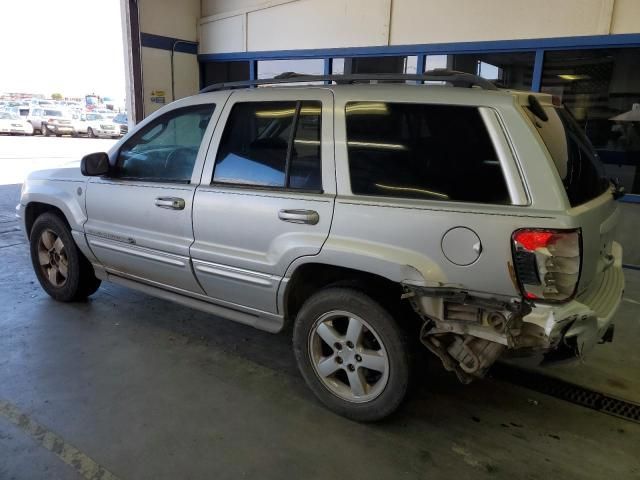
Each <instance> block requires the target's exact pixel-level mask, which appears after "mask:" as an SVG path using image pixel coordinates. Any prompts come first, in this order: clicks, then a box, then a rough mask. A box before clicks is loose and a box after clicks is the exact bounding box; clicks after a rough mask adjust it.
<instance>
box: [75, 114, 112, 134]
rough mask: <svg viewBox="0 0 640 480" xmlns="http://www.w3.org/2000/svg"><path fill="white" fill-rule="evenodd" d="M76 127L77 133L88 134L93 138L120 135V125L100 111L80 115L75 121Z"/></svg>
mask: <svg viewBox="0 0 640 480" xmlns="http://www.w3.org/2000/svg"><path fill="white" fill-rule="evenodd" d="M75 128H76V132H77V133H82V134H86V135H87V136H89V137H91V138H96V137H109V138H111V137H113V138H116V137H119V136H120V126H119V125H116V124H115V123H113V121H112V119H110V118H108V117H106V116H104V115H102V114H100V113H87V114H83V115H80V119H79V120H77V121H76V122H75Z"/></svg>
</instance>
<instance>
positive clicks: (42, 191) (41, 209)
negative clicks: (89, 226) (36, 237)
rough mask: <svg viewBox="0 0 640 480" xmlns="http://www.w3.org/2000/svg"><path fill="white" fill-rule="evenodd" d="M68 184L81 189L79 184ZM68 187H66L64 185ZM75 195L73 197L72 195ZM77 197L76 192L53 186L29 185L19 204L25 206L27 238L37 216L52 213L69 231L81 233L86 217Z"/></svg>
mask: <svg viewBox="0 0 640 480" xmlns="http://www.w3.org/2000/svg"><path fill="white" fill-rule="evenodd" d="M65 183H69V184H70V185H71V187H72V188H73V189H74V190H75V189H76V187H80V188H82V190H83V191H84V185H82V186H80V184H79V183H75V182H73V183H71V182H65ZM66 186H67V187H68V185H66ZM74 194H75V195H74ZM78 198H84V195H82V197H79V196H78V195H77V193H76V192H70V191H66V190H64V189H61V188H57V187H56V186H55V185H36V186H33V185H29V189H28V191H27V192H25V193H24V194H23V196H22V199H21V203H22V204H23V205H25V214H24V227H25V232H26V234H27V236H30V235H31V229H32V228H33V223H34V222H35V220H36V218H38V216H39V215H42V214H43V213H45V212H53V213H55V214H57V215H59V216H60V217H61V218H62V219H63V220H64V221H65V222H66V223H67V226H68V227H69V229H70V230H72V231H73V230H76V231H81V230H82V226H83V225H84V223H85V221H86V215H85V213H84V210H83V208H82V206H81V205H80V202H79V200H78Z"/></svg>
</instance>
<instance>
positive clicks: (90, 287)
mask: <svg viewBox="0 0 640 480" xmlns="http://www.w3.org/2000/svg"><path fill="white" fill-rule="evenodd" d="M29 242H30V247H31V248H30V250H31V263H32V264H33V269H34V271H35V273H36V277H37V278H38V281H39V282H40V285H41V286H42V288H43V289H44V291H45V292H47V293H48V294H49V295H50V296H51V297H53V298H55V299H56V300H59V301H61V302H71V301H74V300H81V299H84V298H86V297H88V296H89V295H91V294H93V293H95V291H96V290H97V289H98V287H100V280H99V279H97V278H96V276H95V274H94V271H93V267H92V266H91V263H90V262H89V260H87V259H86V257H85V256H84V255H83V254H82V252H81V251H80V250H78V247H77V246H76V244H75V242H74V241H73V237H72V236H71V232H70V231H69V228H68V227H67V225H66V223H65V222H64V221H63V220H62V219H61V218H60V217H59V216H58V215H56V214H54V213H43V214H42V215H40V216H39V217H38V218H37V219H36V221H35V222H34V223H33V227H32V229H31V233H30V236H29Z"/></svg>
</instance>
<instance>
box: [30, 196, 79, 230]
mask: <svg viewBox="0 0 640 480" xmlns="http://www.w3.org/2000/svg"><path fill="white" fill-rule="evenodd" d="M46 212H50V213H53V214H55V215H57V216H59V217H60V218H61V219H62V221H64V223H65V224H66V225H67V228H69V230H71V228H70V226H69V222H68V221H67V218H66V217H65V216H64V213H62V210H60V209H59V208H58V207H54V206H53V205H49V204H48V203H40V202H31V203H29V204H28V205H27V208H26V210H25V217H24V225H25V229H26V231H27V236H28V237H30V236H31V229H32V227H33V223H34V222H35V221H36V218H38V217H39V216H40V215H42V214H43V213H46Z"/></svg>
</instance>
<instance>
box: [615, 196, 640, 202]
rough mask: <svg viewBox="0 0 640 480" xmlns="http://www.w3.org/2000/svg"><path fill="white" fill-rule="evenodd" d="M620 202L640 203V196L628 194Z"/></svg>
mask: <svg viewBox="0 0 640 480" xmlns="http://www.w3.org/2000/svg"><path fill="white" fill-rule="evenodd" d="M618 201H619V202H622V203H640V195H633V194H627V195H625V196H624V197H621V198H620V199H619V200H618Z"/></svg>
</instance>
